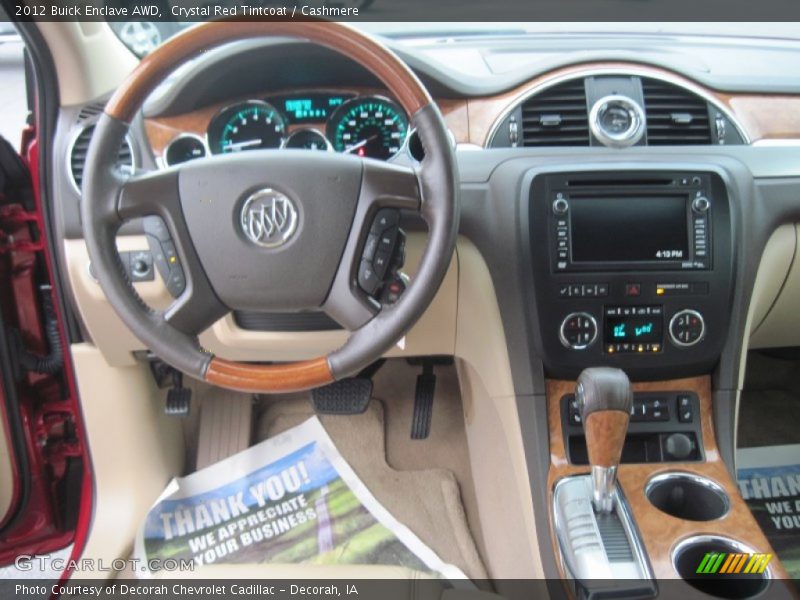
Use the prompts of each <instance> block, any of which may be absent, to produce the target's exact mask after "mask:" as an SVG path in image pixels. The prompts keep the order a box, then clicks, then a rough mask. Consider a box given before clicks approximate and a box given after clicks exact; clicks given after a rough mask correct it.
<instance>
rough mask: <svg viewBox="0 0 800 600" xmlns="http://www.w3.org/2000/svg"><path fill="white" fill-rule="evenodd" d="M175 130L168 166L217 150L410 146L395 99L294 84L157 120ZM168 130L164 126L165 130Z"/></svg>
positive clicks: (389, 149) (156, 127)
mask: <svg viewBox="0 0 800 600" xmlns="http://www.w3.org/2000/svg"><path fill="white" fill-rule="evenodd" d="M173 129H174V130H176V131H178V133H175V134H174V136H173V137H172V138H171V139H170V140H169V141H168V142H167V144H166V146H164V147H163V149H161V153H160V155H161V160H162V162H163V164H164V165H165V166H172V165H176V164H180V163H183V162H186V161H189V160H193V159H196V158H202V157H204V156H207V155H213V154H226V153H232V152H243V151H249V150H268V149H297V150H318V151H333V152H340V153H345V154H347V153H353V154H356V155H357V156H362V157H370V158H376V159H380V160H388V159H390V158H393V157H394V156H396V155H397V154H398V153H399V152H400V151H401V149H402V148H403V147H404V146H405V144H406V141H407V139H408V134H409V125H408V116H407V115H406V114H405V112H404V111H403V109H402V108H400V107H399V106H398V105H397V103H396V102H394V101H393V100H391V99H389V98H387V97H385V96H383V95H378V94H369V93H360V92H357V91H352V90H320V89H308V90H294V91H284V92H281V93H277V94H275V93H273V94H269V95H266V94H265V95H261V96H257V97H253V98H245V99H236V100H233V101H231V102H230V103H224V104H223V103H217V104H214V105H213V106H212V107H208V108H206V109H203V110H201V111H198V112H196V113H194V114H192V115H189V116H187V117H185V118H183V119H177V120H173V121H166V122H165V121H155V122H154V123H153V125H152V127H151V131H153V135H154V136H156V139H160V137H158V136H159V134H160V133H163V135H164V136H168V135H169V131H170V130H173ZM162 130H163V131H162Z"/></svg>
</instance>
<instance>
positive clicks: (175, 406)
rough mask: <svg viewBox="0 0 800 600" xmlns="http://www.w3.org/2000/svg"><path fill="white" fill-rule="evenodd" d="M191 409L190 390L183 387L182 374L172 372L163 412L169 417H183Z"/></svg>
mask: <svg viewBox="0 0 800 600" xmlns="http://www.w3.org/2000/svg"><path fill="white" fill-rule="evenodd" d="M191 408H192V390H191V389H190V388H185V387H183V373H181V372H180V371H173V372H172V387H171V388H170V389H169V392H167V402H166V404H165V405H164V412H165V413H166V414H168V415H169V416H171V417H185V416H187V415H188V414H189V411H190V410H191Z"/></svg>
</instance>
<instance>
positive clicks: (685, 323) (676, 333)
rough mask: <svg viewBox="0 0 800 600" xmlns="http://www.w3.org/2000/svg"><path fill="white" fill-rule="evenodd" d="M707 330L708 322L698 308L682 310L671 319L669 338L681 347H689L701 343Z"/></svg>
mask: <svg viewBox="0 0 800 600" xmlns="http://www.w3.org/2000/svg"><path fill="white" fill-rule="evenodd" d="M705 332H706V323H705V320H704V319H703V315H701V314H700V313H699V312H697V311H696V310H690V309H688V308H687V309H684V310H681V311H679V312H677V313H675V315H674V316H673V317H672V319H670V322H669V338H670V340H671V341H672V343H673V344H675V345H676V346H678V347H680V348H688V347H690V346H694V345H695V344H697V343H699V342H700V341H701V340H702V339H703V336H704V335H705Z"/></svg>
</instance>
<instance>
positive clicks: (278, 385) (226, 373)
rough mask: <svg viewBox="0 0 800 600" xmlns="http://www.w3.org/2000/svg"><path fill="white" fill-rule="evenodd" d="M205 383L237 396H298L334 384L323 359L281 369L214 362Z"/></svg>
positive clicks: (285, 366) (239, 363)
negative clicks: (222, 388) (230, 391)
mask: <svg viewBox="0 0 800 600" xmlns="http://www.w3.org/2000/svg"><path fill="white" fill-rule="evenodd" d="M205 380H206V381H207V382H208V383H211V384H213V385H219V386H221V387H224V388H228V389H231V390H239V391H240V392H254V393H265V394H277V393H285V392H298V391H303V390H308V389H311V388H315V387H319V386H322V385H327V384H329V383H332V382H333V374H332V373H331V368H330V365H329V364H328V360H327V358H326V357H324V356H321V357H319V358H315V359H313V360H306V361H302V362H294V363H287V364H283V365H254V364H248V363H242V362H232V361H228V360H225V359H222V358H216V357H215V358H213V359H212V360H211V363H210V364H209V365H208V370H207V371H206V375H205Z"/></svg>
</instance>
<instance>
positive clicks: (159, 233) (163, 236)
mask: <svg viewBox="0 0 800 600" xmlns="http://www.w3.org/2000/svg"><path fill="white" fill-rule="evenodd" d="M142 225H143V227H144V232H145V233H146V234H147V235H152V236H153V237H154V238H156V239H157V240H159V241H161V242H163V241H166V240H169V239H171V237H170V234H169V229H167V224H166V223H164V219H162V218H161V217H155V216H150V217H145V218H144V219H142Z"/></svg>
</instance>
